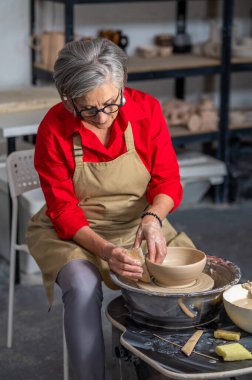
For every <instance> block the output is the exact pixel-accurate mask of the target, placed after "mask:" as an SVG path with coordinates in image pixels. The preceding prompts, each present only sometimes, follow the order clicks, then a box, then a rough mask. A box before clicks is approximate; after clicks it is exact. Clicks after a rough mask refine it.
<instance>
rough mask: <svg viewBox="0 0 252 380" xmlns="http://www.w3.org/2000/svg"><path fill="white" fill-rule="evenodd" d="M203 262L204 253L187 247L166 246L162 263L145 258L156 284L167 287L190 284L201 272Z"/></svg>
mask: <svg viewBox="0 0 252 380" xmlns="http://www.w3.org/2000/svg"><path fill="white" fill-rule="evenodd" d="M205 264H206V255H205V253H204V252H202V251H200V250H198V249H196V248H189V247H168V248H167V255H166V257H165V259H164V261H163V263H162V264H157V263H153V262H151V261H150V260H149V259H148V258H146V265H147V268H148V271H149V273H150V274H151V275H152V276H153V277H154V281H155V282H156V284H157V285H160V286H167V287H169V286H170V287H179V288H181V287H183V286H184V287H188V286H192V285H193V284H194V283H195V282H196V280H197V279H198V278H199V276H200V275H201V273H202V272H203V270H204V267H205Z"/></svg>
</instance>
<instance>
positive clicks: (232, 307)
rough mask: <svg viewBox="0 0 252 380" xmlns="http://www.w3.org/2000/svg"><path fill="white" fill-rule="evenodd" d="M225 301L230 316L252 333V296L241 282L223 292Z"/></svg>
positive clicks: (242, 327) (238, 324)
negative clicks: (251, 296)
mask: <svg viewBox="0 0 252 380" xmlns="http://www.w3.org/2000/svg"><path fill="white" fill-rule="evenodd" d="M223 303H224V307H225V310H226V312H227V315H228V316H229V318H230V319H231V320H232V321H233V322H234V323H235V324H236V325H237V326H238V327H240V328H241V329H242V330H244V331H247V332H249V333H252V298H250V296H249V291H248V290H246V289H244V288H243V287H242V285H241V284H238V285H234V286H231V287H230V288H229V289H227V290H226V291H225V292H224V293H223Z"/></svg>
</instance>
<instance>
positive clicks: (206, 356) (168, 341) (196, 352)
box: [153, 334, 219, 361]
mask: <svg viewBox="0 0 252 380" xmlns="http://www.w3.org/2000/svg"><path fill="white" fill-rule="evenodd" d="M153 336H155V337H156V338H158V339H161V340H163V341H164V342H167V343H169V344H172V345H173V346H176V347H179V348H182V347H183V346H181V344H177V343H174V342H171V341H170V340H168V339H165V338H163V337H162V336H159V335H157V334H153ZM192 352H193V354H196V355H200V356H204V357H205V358H207V359H211V360H215V361H218V360H219V359H218V358H215V357H214V356H210V355H206V354H202V353H201V352H198V351H195V350H193V351H192Z"/></svg>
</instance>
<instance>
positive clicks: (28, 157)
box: [6, 149, 69, 380]
mask: <svg viewBox="0 0 252 380" xmlns="http://www.w3.org/2000/svg"><path fill="white" fill-rule="evenodd" d="M33 162H34V149H29V150H23V151H16V152H13V153H11V154H10V155H9V156H8V157H7V161H6V168H7V177H8V184H9V190H10V197H11V205H12V214H11V239H10V240H11V241H10V276H9V301H8V328H7V347H8V348H11V347H12V341H13V312H14V292H15V267H16V252H17V251H24V252H26V253H27V254H29V250H28V247H27V245H26V244H19V243H18V209H19V208H18V198H19V196H20V195H21V194H23V193H25V192H27V191H30V190H33V189H36V188H38V187H40V184H39V178H38V174H37V172H36V170H35V169H34V163H33ZM63 368H64V380H68V378H69V371H68V354H67V348H66V341H65V333H64V323H63Z"/></svg>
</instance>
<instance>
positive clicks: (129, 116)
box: [58, 88, 146, 138]
mask: <svg viewBox="0 0 252 380" xmlns="http://www.w3.org/2000/svg"><path fill="white" fill-rule="evenodd" d="M133 92H134V90H133ZM131 95H132V90H131V89H128V88H125V91H124V97H125V99H126V103H125V104H124V106H122V108H121V109H120V111H119V115H118V117H119V118H120V121H121V123H120V124H121V129H122V131H123V132H124V130H125V129H126V127H127V125H128V122H129V121H130V122H132V121H136V120H141V119H144V118H146V114H145V112H144V110H143V109H142V108H141V107H140V105H139V104H138V103H137V102H136V101H135V100H134V98H133V97H132V96H131ZM58 106H59V107H60V105H58ZM61 107H62V108H64V109H63V110H62V108H61V117H60V118H61V119H62V121H63V124H64V132H65V136H66V137H67V138H68V137H70V136H71V135H72V134H74V133H75V132H78V131H79V130H80V129H81V128H82V127H83V124H82V121H81V119H80V118H79V117H75V116H74V114H72V113H71V112H69V111H67V110H66V109H65V107H64V105H63V103H61Z"/></svg>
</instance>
